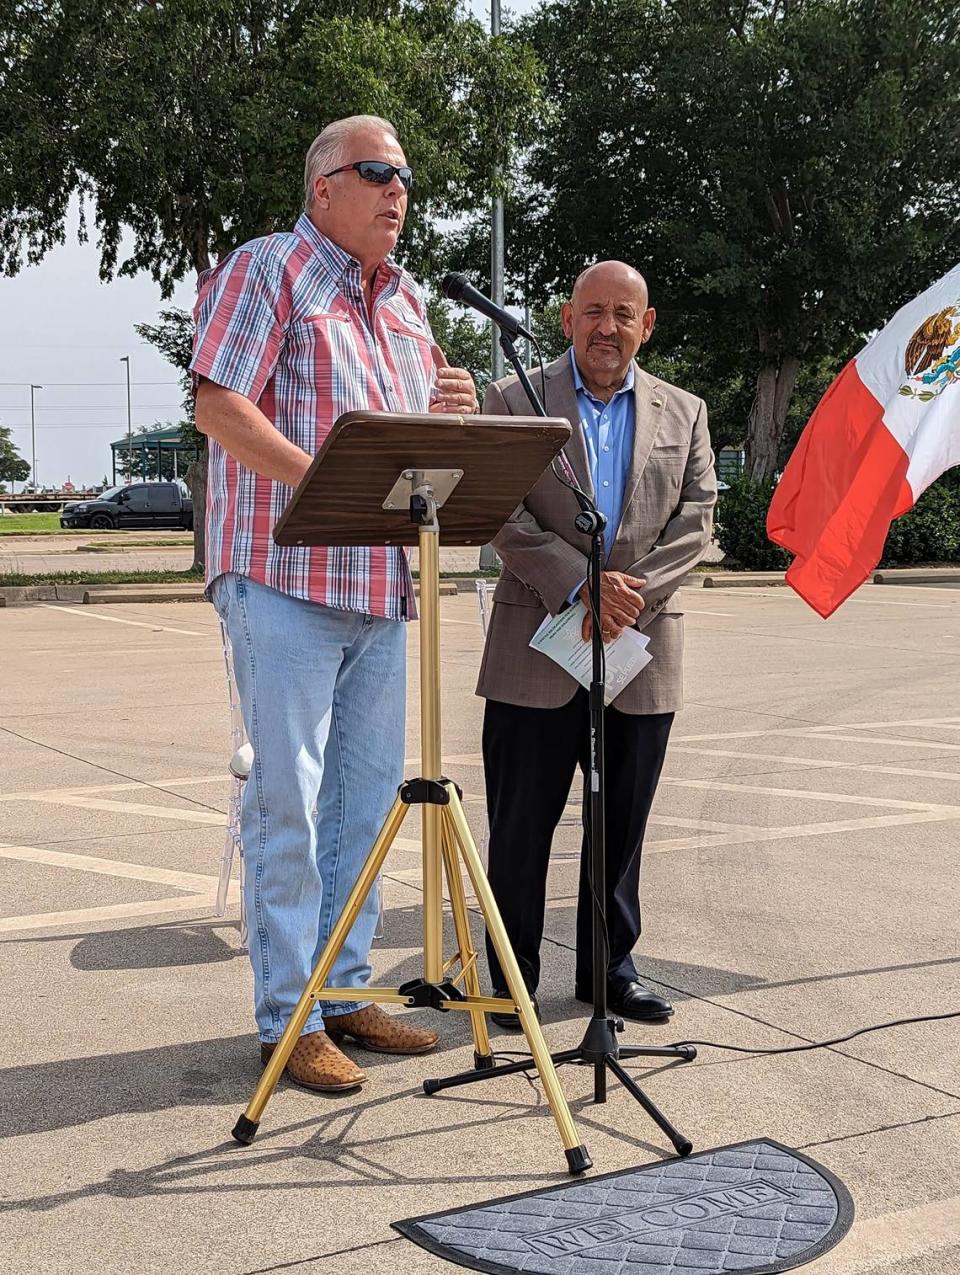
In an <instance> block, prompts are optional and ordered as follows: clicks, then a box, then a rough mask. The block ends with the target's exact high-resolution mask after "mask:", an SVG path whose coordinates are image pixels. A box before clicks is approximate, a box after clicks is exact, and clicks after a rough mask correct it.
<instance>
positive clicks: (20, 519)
mask: <svg viewBox="0 0 960 1275" xmlns="http://www.w3.org/2000/svg"><path fill="white" fill-rule="evenodd" d="M70 534H71V533H70V532H69V531H67V529H66V527H61V526H60V515H59V514H0V536H63V535H70Z"/></svg>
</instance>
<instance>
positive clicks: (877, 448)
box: [767, 265, 960, 619]
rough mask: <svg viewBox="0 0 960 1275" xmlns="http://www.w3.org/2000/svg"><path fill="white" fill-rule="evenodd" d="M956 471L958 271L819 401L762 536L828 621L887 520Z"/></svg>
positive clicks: (863, 571)
mask: <svg viewBox="0 0 960 1275" xmlns="http://www.w3.org/2000/svg"><path fill="white" fill-rule="evenodd" d="M956 464H960V265H958V266H955V267H954V269H953V270H951V271H950V273H949V274H946V275H944V277H943V278H942V279H940V280H939V282H937V283H935V284H934V285H933V286H932V287H931V288H928V289H927V291H926V292H924V293H923V294H922V296H919V297H917V299H916V300H915V301H911V302H910V303H909V304H908V305H905V306H904V307H903V309H901V310H898V311H897V313H896V314H895V315H894V316H893V318H892V319H891V320H890V322H889V323H888V324H887V326H886V327H885V328H884V329H883V330H882V331H881V332H878V333H877V335H876V336H875V337H874V338H873V340H872V341H870V343H869V345H867V346H866V347H865V348H864V349H863V350H861V352H860V353H859V354H858V355H857V356H856V358H854V359H852V360H851V361H850V362H849V363H848V364H847V366H846V367H845V368H844V369H843V371H842V372H841V373H840V375H839V376H838V377H837V379H836V380H835V381H834V382H833V384H832V385H831V386H830V388H829V389H828V390H827V392H826V394H824V396H823V398H822V399H821V400H820V402H819V403H818V404H817V408H816V411H815V412H814V413H813V415H812V416H811V417H810V420H809V421H808V422H807V425H806V428H805V429H804V431H803V433H802V434H801V436H800V441H799V442H798V443H797V446H796V448H795V449H794V452H793V455H792V456H791V457H790V460H789V463H788V464H787V467H786V469H785V470H784V472H783V477H782V478H781V479H780V482H779V483H778V485H777V489H776V491H775V492H774V496H773V500H772V501H771V504H770V510H769V512H768V514H767V534H768V535H769V537H770V539H771V540H773V541H774V542H775V543H776V544H778V545H782V546H783V548H784V549H786V550H787V551H788V552H789V553H792V554H794V555H795V559H794V561H793V563H792V564H791V566H790V569H789V570H788V571H787V583H788V584H789V585H791V586H792V587H793V588H794V589H795V590H796V592H797V593H799V595H800V597H801V598H803V599H804V601H805V602H808V603H809V604H810V606H812V607H813V609H814V610H815V611H817V612H818V613H819V614H820V615H822V616H823V617H824V619H826V617H827V616H829V615H832V614H833V612H834V611H835V610H836V609H837V607H838V606H839V605H840V604H841V602H844V601H845V600H846V599H847V598H848V597H849V596H850V594H851V593H853V591H854V590H855V589H857V588H859V586H860V585H861V584H863V582H864V580H866V579H867V577H868V576H869V575H870V572H871V571H872V570H873V569H874V567H875V566H876V565H877V563H878V562H879V561H880V555H881V554H882V552H883V544H884V541H885V539H886V536H887V532H888V531H889V529H890V524H891V522H892V521H893V520H894V518H899V517H900V515H901V514H904V513H906V512H907V510H908V509H910V508H912V507H913V505H914V504H916V502H917V500H918V498H919V497H920V495H921V493H922V492H923V491H924V490H925V489H926V488H927V487H929V486H930V484H931V483H932V482H933V481H934V480H935V479H936V478H939V476H940V475H941V474H942V473H943V472H944V471H945V470H947V469H949V468H950V467H951V465H956Z"/></svg>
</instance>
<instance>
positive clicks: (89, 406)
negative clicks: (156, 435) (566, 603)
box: [0, 0, 534, 487]
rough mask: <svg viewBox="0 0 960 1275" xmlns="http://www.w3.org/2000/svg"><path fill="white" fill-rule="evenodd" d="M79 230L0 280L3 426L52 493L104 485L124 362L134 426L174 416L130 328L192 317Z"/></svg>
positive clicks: (173, 389) (170, 384) (166, 388)
mask: <svg viewBox="0 0 960 1275" xmlns="http://www.w3.org/2000/svg"><path fill="white" fill-rule="evenodd" d="M470 7H471V9H472V11H473V13H474V14H475V15H476V16H477V17H478V18H480V19H481V20H484V21H487V20H489V13H490V10H489V5H488V3H486V2H485V0H471V4H470ZM508 7H509V11H510V12H512V13H514V14H522V13H526V12H528V11H529V10H531V9H532V8H533V7H534V0H512V3H510V4H509V6H507V5H506V4H504V6H503V11H504V15H506V13H507V11H508ZM90 220H92V219H90ZM77 225H78V212H77V208H76V206H73V207H72V208H71V212H70V218H69V222H68V227H67V236H66V243H65V244H63V245H62V246H61V247H58V248H56V249H54V250H53V251H52V252H51V253H49V254H48V255H47V256H46V257H45V258H44V260H43V261H42V262H41V263H40V265H38V266H30V267H28V268H26V269H24V270H22V271H21V273H20V274H19V275H17V276H16V277H15V278H13V279H8V278H4V277H0V425H6V426H9V427H10V428H11V429H12V431H13V441H14V444H15V445H16V447H17V448H18V449H19V451H20V454H21V456H23V457H24V459H25V460H27V461H28V462H29V461H31V460H32V457H33V448H34V445H35V447H36V478H37V482H38V483H39V484H40V485H41V486H43V487H59V486H60V484H62V483H63V482H64V481H65V480H66V479H67V478H69V479H70V481H71V482H72V483H73V484H74V485H75V486H77V487H82V486H85V485H89V484H93V483H97V484H99V483H100V481H101V480H102V479H103V477H104V476H106V477H107V478H108V479H109V478H110V477H111V468H110V443H111V442H113V441H115V440H117V439H119V438H122V437H123V436H124V435H125V434H126V430H127V388H126V369H125V366H124V364H123V363H121V362H120V359H121V358H122V357H123V356H124V355H129V357H130V387H131V392H130V398H131V418H132V424H133V428H134V429H136V428H137V427H138V426H139V425H153V424H155V423H157V422H166V421H177V420H179V418H180V400H181V392H180V389H179V386H178V383H177V376H176V372H175V371H174V369H173V368H172V367H171V366H170V364H169V363H167V362H165V361H164V360H163V359H162V358H161V357H160V355H159V354H157V353H156V352H155V351H154V349H153V347H152V346H150V345H147V344H146V343H145V342H143V341H141V340H140V338H139V337H138V336H137V334H136V332H135V331H134V324H136V323H152V322H154V321H155V320H156V317H157V312H158V311H159V310H160V309H161V308H163V306H164V305H167V304H171V305H178V306H182V307H185V308H187V309H189V308H190V307H191V306H192V305H193V301H194V296H195V284H194V282H193V280H192V279H187V280H185V281H184V282H183V283H181V284H180V285H178V287H177V289H176V291H175V293H174V296H173V297H172V298H171V300H170V302H164V301H162V299H161V296H160V289H159V288H158V287H157V285H156V284H155V283H154V282H153V281H152V280H151V279H150V277H149V276H148V275H139V276H137V277H136V278H134V279H115V280H113V281H112V282H110V283H101V282H100V279H99V277H98V265H99V253H98V251H97V248H96V243H95V238H92V240H91V242H89V243H87V244H79V243H78V242H77ZM120 259H121V260H122V259H123V253H122V251H121V254H120ZM31 383H33V384H35V385H40V386H42V387H43V388H42V389H38V390H35V391H34V396H33V397H34V405H35V424H36V428H35V432H34V433H33V434H31V428H30V384H31Z"/></svg>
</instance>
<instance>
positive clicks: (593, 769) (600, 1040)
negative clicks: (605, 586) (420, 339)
mask: <svg viewBox="0 0 960 1275" xmlns="http://www.w3.org/2000/svg"><path fill="white" fill-rule="evenodd" d="M500 348H501V349H502V350H503V353H504V355H505V357H506V358H507V360H508V361H509V363H510V364H511V366H512V367H513V369H514V371H515V372H516V374H517V376H518V378H519V380H520V384H521V385H522V386H523V389H524V392H525V393H526V395H527V398H528V399H529V400H530V406H531V407H532V408H533V410H534V412H535V413H536V414H537V415H538V416H546V414H547V411H546V408H545V407H544V405H543V403H542V402H541V401H540V398H539V396H538V395H537V392H536V390H535V389H534V388H533V385H532V384H531V383H530V377H529V376H528V375H527V370H526V368H525V367H524V366H523V364H522V363H521V361H520V356H519V354H518V353H517V348H516V346H515V344H514V340H513V337H512V336H511V335H510V333H508V332H506V331H504V329H503V328H501V329H500ZM558 477H559V475H558ZM571 477H573V475H572V473H571ZM565 486H567V487H569V488H570V490H571V491H572V492H573V494H574V496H575V497H576V499H577V504H578V505H579V507H580V513H579V514H578V515H577V517H576V519H575V520H574V525H575V526H576V528H577V530H578V531H580V532H582V533H583V534H584V535H588V536H590V559H589V562H590V568H589V581H590V603H591V611H592V613H593V624H592V626H591V628H592V633H591V652H592V657H593V671H592V675H591V681H590V690H589V702H590V771H589V774H588V775H587V776H586V782H587V783H588V784H589V791H590V848H589V854H590V857H589V868H590V870H589V879H590V888H591V892H592V895H593V1016H592V1017H591V1019H590V1022H589V1023H588V1024H587V1030H586V1032H585V1034H584V1037H583V1039H582V1041H581V1042H580V1044H579V1046H578V1047H577V1048H576V1049H563V1050H560V1051H559V1052H557V1053H555V1054H553V1055H552V1057H553V1060H554V1062H555V1063H556V1064H557V1065H559V1064H561V1063H574V1064H577V1065H580V1066H589V1067H592V1068H593V1100H594V1102H596V1103H602V1102H606V1100H607V1072H608V1071H610V1072H611V1073H612V1074H613V1075H614V1076H615V1077H616V1078H617V1080H619V1081H620V1083H621V1084H622V1085H623V1087H624V1088H625V1089H626V1090H627V1092H628V1093H629V1094H630V1095H631V1096H632V1097H633V1098H635V1099H636V1101H637V1102H639V1104H640V1105H641V1107H643V1109H644V1111H645V1112H646V1113H647V1115H648V1116H650V1118H651V1120H653V1121H654V1123H655V1124H656V1125H657V1126H658V1127H659V1128H660V1129H661V1130H662V1131H663V1132H664V1133H665V1134H666V1135H667V1137H668V1138H669V1139H670V1142H671V1143H672V1144H673V1147H674V1149H675V1150H676V1152H677V1154H678V1155H680V1156H686V1155H689V1154H690V1152H691V1151H692V1150H693V1143H692V1142H691V1141H690V1139H689V1138H686V1137H684V1135H683V1134H682V1133H680V1132H679V1130H677V1129H676V1128H675V1127H674V1126H673V1125H672V1124H671V1123H670V1121H669V1120H668V1119H667V1117H666V1116H665V1115H664V1114H663V1112H662V1111H661V1110H660V1109H659V1108H658V1107H657V1106H656V1104H655V1103H654V1102H653V1101H652V1100H651V1099H650V1098H649V1097H648V1096H647V1094H646V1093H644V1091H643V1090H642V1089H641V1088H640V1086H639V1085H638V1084H637V1082H636V1081H635V1080H634V1079H633V1077H632V1076H631V1075H630V1073H629V1072H627V1071H626V1070H625V1069H624V1067H623V1066H622V1065H621V1062H620V1060H621V1059H624V1058H679V1059H682V1060H683V1061H684V1062H689V1061H691V1060H692V1059H693V1058H696V1056H697V1050H696V1047H695V1046H693V1045H621V1044H620V1043H619V1042H618V1040H617V1033H618V1032H622V1031H623V1020H622V1019H620V1018H615V1017H614V1016H613V1015H612V1014H611V1013H610V1011H609V1008H608V1006H607V965H608V963H609V950H608V942H607V918H606V898H607V896H606V810H605V805H604V802H605V797H606V782H605V775H604V720H603V715H604V690H605V687H604V656H603V635H602V633H601V631H600V605H601V600H600V578H601V575H602V572H603V564H604V561H605V560H606V550H605V546H604V540H603V533H604V530H605V528H606V523H607V520H606V518H605V517H604V515H603V514H602V513H601V512H600V510H599V509H598V508H597V507H596V504H595V503H594V501H593V500H592V499H591V498H590V496H589V495H588V494H587V493H586V492H585V491H583V490H581V488H580V487H579V486H577V485H575V484H574V483H573V482H565ZM530 1065H531V1064H530V1061H526V1060H522V1061H520V1062H514V1063H499V1064H497V1065H496V1066H494V1067H487V1068H484V1069H483V1070H474V1071H469V1072H463V1073H461V1074H460V1075H457V1076H449V1077H447V1078H446V1079H443V1080H425V1081H424V1083H423V1088H424V1092H425V1093H428V1094H433V1093H437V1092H438V1091H439V1090H440V1089H452V1088H455V1087H457V1086H460V1085H468V1084H475V1083H476V1082H477V1081H480V1080H489V1079H491V1078H492V1077H494V1076H507V1075H511V1074H512V1073H514V1072H519V1071H527V1070H529V1068H530Z"/></svg>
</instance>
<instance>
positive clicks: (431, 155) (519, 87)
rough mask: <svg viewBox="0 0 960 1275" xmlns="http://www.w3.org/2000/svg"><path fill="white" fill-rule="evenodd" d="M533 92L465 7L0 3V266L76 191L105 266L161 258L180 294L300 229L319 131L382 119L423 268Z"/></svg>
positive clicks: (351, 0)
mask: <svg viewBox="0 0 960 1275" xmlns="http://www.w3.org/2000/svg"><path fill="white" fill-rule="evenodd" d="M107 32H109V39H106V38H104V37H105V33H107ZM536 102H537V76H536V71H535V65H534V61H533V58H532V55H531V54H530V52H529V50H527V49H526V48H525V47H524V46H522V45H517V44H515V43H512V42H510V41H509V40H507V39H506V38H505V37H501V38H498V39H496V40H491V39H490V38H489V37H488V36H487V35H486V33H485V32H484V30H483V28H482V27H481V26H480V24H479V23H477V22H476V21H474V20H473V19H468V18H464V17H463V16H462V14H461V13H460V11H459V8H458V3H457V0H310V3H306V2H304V0H300V2H297V0H221V3H218V4H216V5H211V4H209V3H207V2H206V0H180V2H179V3H177V4H165V5H159V4H149V3H148V4H144V3H141V0H71V3H69V4H63V3H62V0H33V2H32V3H30V4H25V3H24V2H23V0H0V265H2V266H3V268H4V269H5V270H6V271H7V272H8V273H13V272H15V271H16V270H17V269H18V268H19V266H20V265H21V263H22V261H23V259H24V256H26V259H27V260H29V261H36V260H39V259H40V258H41V257H42V256H43V255H44V253H45V252H46V251H47V250H48V249H49V248H50V247H51V246H52V245H53V244H54V243H57V242H60V241H62V239H63V235H64V218H65V215H66V211H67V205H68V201H69V199H70V196H71V195H72V194H73V193H75V192H79V193H80V194H81V195H83V196H87V197H91V198H92V199H93V201H94V222H95V225H96V228H97V232H98V235H99V246H100V252H101V274H102V276H103V277H104V278H105V279H108V278H111V277H112V276H113V275H114V274H115V273H120V274H134V273H137V272H139V271H149V272H150V274H151V275H152V276H153V277H154V279H156V280H157V281H158V283H160V285H161V287H162V288H163V290H164V295H165V296H166V295H169V293H170V290H171V288H172V285H173V283H174V282H176V280H178V279H180V278H182V277H183V276H184V275H185V274H187V273H188V272H189V271H191V270H193V271H202V270H205V269H206V268H207V267H208V266H210V265H211V263H212V262H213V260H215V259H216V258H219V257H221V256H223V254H224V253H226V252H228V251H229V250H230V249H231V248H234V247H236V246H237V245H238V244H240V243H243V242H245V241H246V240H248V239H250V238H253V237H255V236H257V235H262V234H265V233H268V232H270V231H273V230H276V229H279V228H285V227H288V226H290V225H291V224H292V222H293V220H294V219H295V218H296V216H297V214H298V212H299V208H300V205H301V203H302V198H303V195H302V185H301V174H302V171H303V158H304V155H305V153H306V150H307V147H308V146H309V144H310V142H311V141H312V140H313V138H314V136H315V135H316V133H317V132H319V130H320V128H321V127H322V126H323V125H324V124H325V123H328V122H329V121H330V120H332V119H336V118H337V117H340V116H344V115H351V114H354V113H361V112H372V113H375V114H379V115H385V116H387V117H388V118H390V119H392V121H393V122H394V123H395V124H396V125H397V128H398V130H399V132H400V135H401V138H402V140H403V143H404V146H405V148H406V150H407V153H408V156H409V158H410V161H411V164H412V165H413V166H414V167H415V168H416V170H417V185H416V198H415V200H414V201H413V202H412V206H411V214H410V222H409V226H408V231H407V234H406V235H405V239H404V251H405V252H406V254H407V258H408V260H409V261H410V262H412V263H414V264H415V265H416V266H417V268H418V269H419V270H421V271H424V270H428V269H429V268H430V267H431V265H432V264H434V261H435V257H436V254H437V252H438V248H439V237H438V234H437V232H436V230H435V228H434V226H433V221H432V219H433V218H434V217H436V216H437V215H443V216H448V217H449V216H455V215H457V214H459V213H461V212H463V211H464V210H465V209H469V208H472V207H474V206H476V204H477V203H478V202H480V201H482V200H484V199H486V198H487V197H488V193H489V192H488V188H489V184H490V173H491V171H492V169H493V167H494V165H495V164H498V163H501V164H502V163H503V162H505V160H506V157H507V155H508V153H509V150H510V147H511V145H512V144H513V143H514V141H523V140H525V139H526V138H527V137H528V136H529V132H530V124H529V123H528V120H529V118H530V116H531V114H532V113H533V108H534V107H535V105H536ZM125 231H127V232H130V233H131V234H132V236H133V249H132V252H131V255H130V256H129V257H128V258H126V259H125V260H123V261H120V260H119V256H120V248H121V237H122V235H123V234H124V232H125Z"/></svg>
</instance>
